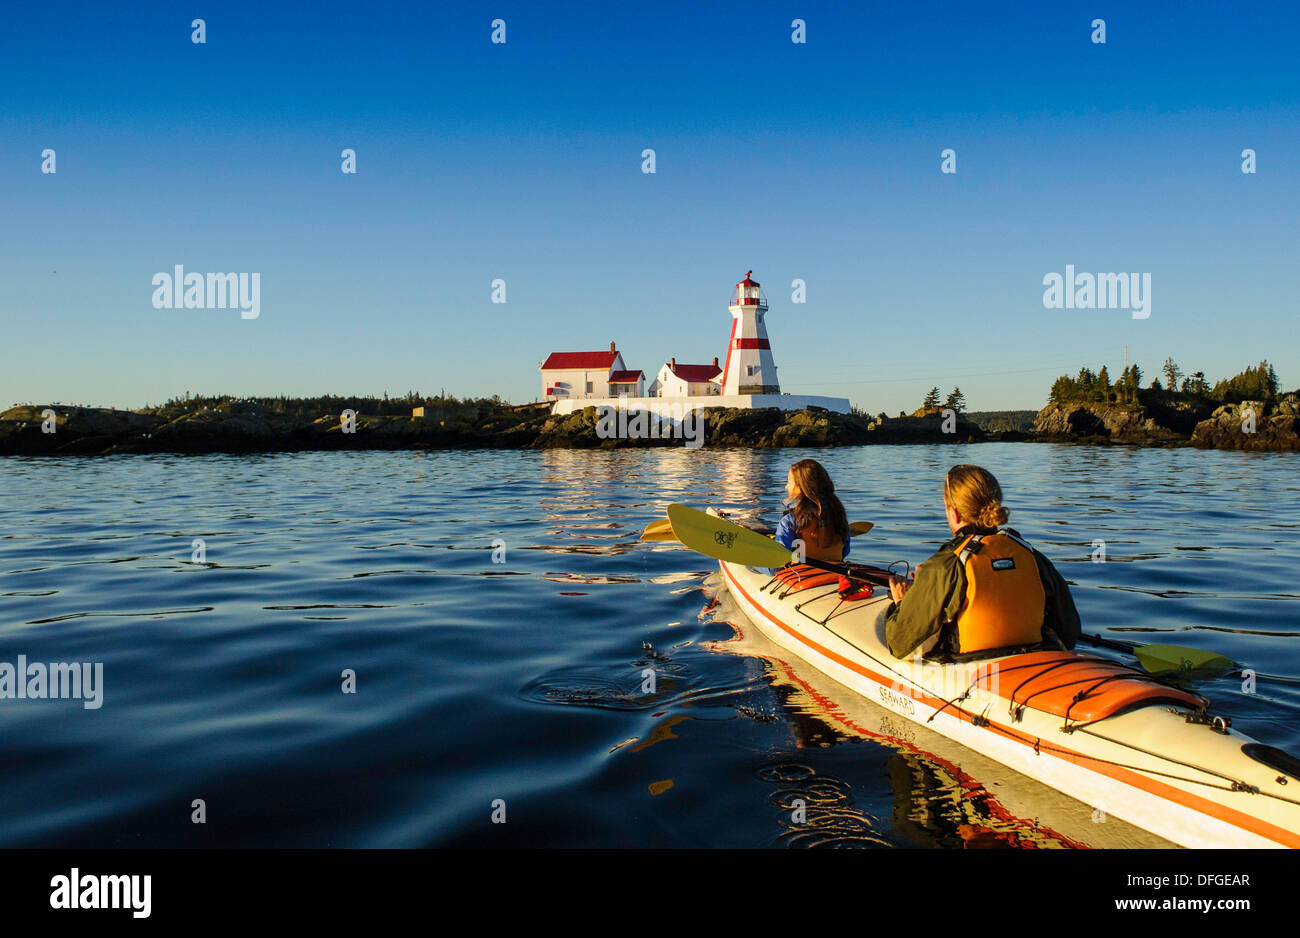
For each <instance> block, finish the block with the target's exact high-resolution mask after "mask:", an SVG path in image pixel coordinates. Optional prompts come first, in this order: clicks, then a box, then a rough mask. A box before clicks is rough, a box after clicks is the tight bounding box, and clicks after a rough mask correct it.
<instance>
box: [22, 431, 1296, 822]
mask: <svg viewBox="0 0 1300 938" xmlns="http://www.w3.org/2000/svg"><path fill="white" fill-rule="evenodd" d="M809 455H812V456H814V457H815V458H818V459H820V460H821V461H823V463H824V464H825V465H826V466H827V468H828V469H829V471H830V472H831V474H832V476H833V478H834V479H835V482H836V487H837V489H838V491H839V492H840V494H841V497H842V499H843V500H844V502H845V505H846V507H847V508H848V511H849V516H850V518H851V520H867V521H872V522H874V523H875V525H876V527H875V529H874V530H873V531H872V532H871V533H870V534H869V535H866V536H865V537H863V538H859V539H857V540H856V541H855V545H854V549H853V553H854V556H855V557H857V558H859V559H862V560H865V561H869V562H875V563H879V564H884V563H887V562H889V561H893V560H909V561H912V562H915V561H917V560H920V559H924V557H925V556H926V555H927V554H929V553H930V552H931V551H932V550H933V549H934V547H935V546H936V545H937V544H938V543H940V542H941V541H943V540H944V534H945V528H944V523H943V517H942V510H941V507H940V505H941V486H942V479H943V474H944V472H945V471H946V470H947V468H948V467H949V466H950V465H952V464H953V463H955V462H965V461H977V462H980V463H983V464H985V465H987V466H989V468H991V469H992V470H993V471H994V472H995V473H996V474H997V475H998V477H999V479H1000V480H1001V482H1002V485H1003V488H1004V490H1005V491H1006V495H1007V503H1008V505H1009V506H1010V508H1011V511H1012V520H1013V523H1014V524H1015V525H1016V526H1017V527H1018V528H1019V530H1020V531H1021V532H1022V533H1023V534H1025V535H1026V536H1027V537H1028V538H1029V539H1030V540H1031V541H1032V542H1034V543H1035V544H1036V545H1037V546H1039V547H1040V548H1041V549H1043V550H1044V551H1045V552H1046V553H1047V554H1048V555H1049V556H1051V557H1052V558H1053V559H1054V560H1055V561H1056V563H1057V566H1058V567H1059V568H1060V569H1061V571H1062V573H1063V574H1064V575H1065V576H1066V577H1067V578H1068V579H1069V580H1070V581H1071V583H1072V584H1073V589H1074V591H1075V596H1076V600H1077V602H1078V605H1079V607H1080V610H1081V612H1082V615H1083V618H1084V620H1085V625H1086V626H1087V628H1088V629H1089V630H1091V631H1098V632H1104V633H1114V634H1117V635H1119V634H1120V633H1121V632H1122V635H1123V637H1127V638H1130V639H1134V640H1139V641H1140V640H1144V639H1155V640H1160V641H1165V642H1175V643H1178V644H1186V645H1191V646H1193V647H1197V648H1204V649H1207V650H1212V651H1218V652H1222V653H1224V654H1226V655H1228V656H1229V657H1232V658H1233V659H1235V660H1237V661H1239V662H1241V663H1242V664H1244V665H1247V666H1250V667H1253V668H1254V669H1255V670H1256V671H1257V672H1258V684H1257V689H1256V691H1255V693H1253V694H1251V693H1244V692H1243V689H1242V686H1241V683H1240V681H1239V680H1236V679H1232V678H1220V679H1216V680H1213V681H1208V682H1204V683H1203V684H1202V685H1201V686H1200V687H1199V688H1198V689H1199V690H1201V691H1202V692H1204V693H1206V694H1208V695H1209V696H1211V697H1212V698H1214V699H1215V702H1216V709H1221V710H1223V711H1224V712H1226V713H1227V714H1229V715H1231V716H1232V718H1233V725H1234V726H1235V727H1239V728H1241V729H1242V730H1243V731H1245V732H1247V733H1249V734H1251V735H1254V736H1257V737H1260V738H1262V739H1264V740H1266V741H1268V742H1270V743H1274V744H1277V745H1281V746H1284V747H1289V748H1292V749H1296V748H1300V745H1298V744H1300V719H1297V717H1300V615H1298V613H1297V610H1300V590H1297V588H1296V586H1295V570H1296V568H1297V566H1300V545H1298V544H1297V540H1296V533H1297V530H1300V508H1298V507H1297V506H1300V497H1298V496H1300V492H1298V491H1297V489H1300V481H1297V473H1296V471H1295V466H1296V462H1295V460H1294V458H1293V457H1291V456H1289V455H1286V454H1283V455H1279V456H1274V455H1267V454H1237V453H1201V452H1194V451H1188V450H1128V449H1122V448H1114V449H1111V448H1106V449H1089V448H1081V447H1065V446H1063V447H1057V446H1030V445H1016V444H1006V445H1003V444H990V445H983V446H976V447H959V446H952V447H944V446H913V447H907V446H899V447H883V446H882V447H866V448H856V449H845V450H836V451H818V452H807V451H747V450H718V451H711V450H707V449H701V450H687V449H685V448H667V449H655V450H653V451H639V452H638V451H633V450H619V451H608V452H601V451H573V450H551V451H545V452H536V453H520V452H465V453H456V452H450V453H417V452H412V453H383V452H366V453H302V454H279V455H272V456H242V457H240V456H213V457H171V456H156V457H154V456H150V457H124V458H106V459H6V460H0V484H3V486H4V490H5V493H6V497H5V498H4V499H3V500H0V661H8V662H14V661H15V660H16V658H17V656H18V655H19V654H23V655H26V656H27V657H28V659H29V660H33V661H35V660H43V661H95V662H102V663H103V664H104V706H103V707H102V708H101V709H100V710H98V711H86V710H84V709H82V708H80V707H79V706H77V705H74V702H72V701H34V700H21V701H19V700H0V734H3V739H4V743H5V744H4V746H3V747H0V768H2V769H3V770H4V772H5V779H6V789H5V810H4V812H3V813H2V814H0V845H5V846H11V845H31V846H54V847H58V846H86V845H88V846H113V845H131V846H159V847H168V846H240V845H248V846H272V845H276V846H313V845H338V846H417V845H496V846H578V847H584V846H615V847H637V846H662V847H667V846H736V847H752V846H763V847H767V846H810V845H814V844H819V845H837V846H842V845H848V844H850V843H855V844H859V845H866V846H873V847H879V846H882V845H885V844H890V845H918V844H921V845H937V846H945V847H954V846H991V845H1016V846H1025V845H1035V846H1068V845H1070V844H1073V843H1086V844H1097V845H1111V844H1115V843H1119V844H1130V843H1131V844H1141V843H1143V842H1144V841H1143V840H1142V835H1141V833H1140V832H1137V833H1134V832H1133V831H1131V830H1125V829H1124V828H1122V827H1121V826H1120V825H1119V824H1118V823H1117V822H1114V821H1110V822H1107V823H1106V824H1104V825H1094V824H1092V822H1091V819H1090V818H1086V817H1085V818H1084V819H1082V820H1081V819H1080V818H1079V817H1078V816H1077V811H1073V809H1071V807H1070V805H1068V804H1065V805H1063V804H1058V803H1056V802H1055V801H1053V799H1052V797H1051V796H1050V795H1047V796H1044V795H1043V794H1042V791H1041V790H1039V789H1041V786H1038V788H1037V789H1035V788H1030V789H1022V786H1021V785H1020V784H1019V783H1018V782H1017V781H1016V779H1014V778H1010V777H1008V776H1007V774H1006V772H1005V770H1001V769H1000V768H999V767H997V766H996V765H993V764H987V765H986V764H984V763H982V762H980V761H979V760H978V759H975V758H973V757H971V756H970V755H969V754H964V753H963V752H960V751H956V750H949V749H945V748H944V746H945V741H944V740H942V738H940V737H934V736H933V734H930V735H928V736H927V735H926V734H925V732H920V733H917V731H916V730H915V729H911V728H908V727H901V726H898V725H891V724H888V723H887V722H886V716H887V715H883V714H884V712H883V711H879V710H878V708H877V711H878V712H875V713H872V712H871V710H870V708H869V707H868V708H866V709H864V710H863V711H861V712H859V711H858V710H857V709H855V708H856V707H858V706H860V705H861V704H862V703H863V702H859V701H855V700H853V699H848V700H844V699H840V698H839V697H838V696H837V694H838V693H841V692H842V689H839V690H838V691H837V687H838V686H837V685H834V682H828V684H827V685H826V686H823V685H822V684H821V683H819V680H822V679H821V678H820V677H819V675H817V674H816V673H815V672H814V673H812V674H810V673H808V670H807V669H806V668H801V667H800V666H799V665H798V663H797V662H776V661H774V660H772V658H771V657H767V656H764V654H763V653H762V652H761V651H757V650H754V649H751V648H747V647H745V645H744V640H742V641H739V642H737V641H736V640H735V639H736V635H737V630H738V629H739V630H740V631H742V632H743V630H744V625H743V623H739V622H736V623H733V621H732V619H733V618H734V617H732V616H730V615H729V613H728V612H727V611H726V610H725V608H723V607H718V608H709V607H708V603H709V602H710V598H709V596H708V595H707V594H706V593H705V592H704V591H703V586H704V581H705V579H706V578H707V577H708V576H709V575H710V574H712V573H713V572H714V571H715V569H716V568H715V566H714V564H713V563H712V561H709V560H707V559H705V558H702V557H700V556H698V555H696V554H693V553H690V552H688V551H686V550H684V549H683V548H682V547H681V546H680V545H678V544H675V543H673V542H666V541H661V542H642V541H640V540H639V535H640V532H641V531H642V529H643V528H644V527H645V525H646V524H647V523H649V522H651V521H654V520H657V519H661V518H662V517H663V516H664V509H665V508H666V506H667V505H668V504H670V503H672V502H676V501H681V502H686V503H688V504H692V505H696V506H700V507H704V506H707V505H715V506H717V507H719V508H721V509H723V510H727V511H731V512H735V513H736V514H737V515H738V516H739V517H741V518H743V519H746V520H750V521H753V522H755V523H761V524H766V525H774V524H775V522H776V520H777V511H778V510H779V505H780V501H781V498H782V497H783V487H784V480H785V474H786V469H787V467H788V466H789V464H790V463H791V462H792V461H794V460H795V459H798V458H802V457H804V456H809ZM196 538H202V539H203V540H204V541H205V543H206V556H205V557H203V558H199V559H196V558H194V556H193V553H192V543H193V541H194V540H195V539H196ZM1097 541H1104V542H1105V545H1106V553H1107V562H1106V563H1093V562H1092V556H1093V555H1094V553H1095V551H1096V543H1097ZM746 638H748V636H746ZM735 652H739V653H735ZM345 669H348V670H351V671H353V672H355V675H356V688H357V692H356V693H355V694H345V693H343V692H342V691H341V683H342V682H341V674H342V672H343V671H344V670H345ZM814 692H815V693H814ZM827 701H830V702H831V703H832V704H833V706H829V707H828V706H827ZM896 723H897V721H895V724H896ZM909 734H910V735H909ZM932 737H933V738H932ZM791 766H794V767H798V768H795V769H791V768H789V767H791ZM791 772H795V773H804V772H806V773H810V774H808V775H807V776H806V778H805V779H804V780H803V781H802V782H801V781H800V780H799V779H791V778H787V776H788V775H789V774H790V773H791ZM805 783H806V784H805ZM801 784H802V785H805V789H806V790H805V794H807V795H809V796H810V797H807V798H804V799H803V801H804V803H805V805H806V806H807V808H808V817H809V818H812V819H815V820H814V826H811V827H804V828H800V829H799V830H795V829H793V828H792V827H791V826H790V817H791V814H790V811H789V810H787V808H789V807H790V806H791V805H792V804H793V800H794V797H795V796H793V795H791V794H790V792H791V791H798V790H800V785H801ZM195 797H203V798H205V799H206V801H207V803H208V805H209V816H210V817H211V818H214V819H219V820H213V821H210V823H209V824H208V825H206V826H205V827H203V828H202V829H199V828H198V827H197V826H196V825H192V824H190V823H189V813H188V809H186V808H185V806H187V805H188V804H189V803H190V801H191V800H192V799H193V798H195ZM496 798H502V799H504V800H506V801H507V803H508V804H509V823H507V824H504V825H499V824H498V825H494V824H492V822H491V810H490V805H491V803H492V801H493V800H494V799H496ZM1067 800H1068V799H1067ZM178 806H180V807H179V808H178ZM796 835H798V836H796Z"/></svg>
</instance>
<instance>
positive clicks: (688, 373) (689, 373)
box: [668, 365, 722, 384]
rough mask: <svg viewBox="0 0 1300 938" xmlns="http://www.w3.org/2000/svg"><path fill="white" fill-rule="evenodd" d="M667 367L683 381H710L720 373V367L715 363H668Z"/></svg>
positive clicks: (695, 382) (694, 382)
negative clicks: (675, 364) (673, 364)
mask: <svg viewBox="0 0 1300 938" xmlns="http://www.w3.org/2000/svg"><path fill="white" fill-rule="evenodd" d="M668 368H669V370H670V371H672V373H673V374H675V375H676V376H677V377H679V378H681V379H682V380H683V381H689V382H691V383H693V384H698V383H700V382H704V381H712V380H713V379H714V378H716V377H717V376H718V375H720V374H722V369H721V368H719V367H718V366H717V365H677V366H676V367H673V366H672V365H669V366H668Z"/></svg>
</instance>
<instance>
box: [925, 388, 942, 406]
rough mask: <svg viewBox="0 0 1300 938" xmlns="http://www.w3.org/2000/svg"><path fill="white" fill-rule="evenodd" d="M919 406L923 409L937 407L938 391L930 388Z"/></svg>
mask: <svg viewBox="0 0 1300 938" xmlns="http://www.w3.org/2000/svg"><path fill="white" fill-rule="evenodd" d="M921 406H922V407H925V408H930V407H938V406H939V389H938V388H937V387H936V388H930V393H929V394H927V395H926V396H925V400H923V401H922V402H921Z"/></svg>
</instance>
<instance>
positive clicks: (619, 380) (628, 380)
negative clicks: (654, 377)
mask: <svg viewBox="0 0 1300 938" xmlns="http://www.w3.org/2000/svg"><path fill="white" fill-rule="evenodd" d="M541 372H542V397H543V398H544V399H545V400H548V401H562V400H593V399H604V398H609V397H618V396H619V395H620V394H626V395H627V396H628V397H640V396H641V395H642V394H644V393H645V374H644V373H643V372H640V371H630V370H628V367H627V365H625V364H624V363H623V354H622V353H621V352H619V351H618V349H616V348H615V347H614V343H613V342H611V343H609V351H608V352H552V353H551V354H550V355H548V356H547V357H546V361H544V362H542V365H541Z"/></svg>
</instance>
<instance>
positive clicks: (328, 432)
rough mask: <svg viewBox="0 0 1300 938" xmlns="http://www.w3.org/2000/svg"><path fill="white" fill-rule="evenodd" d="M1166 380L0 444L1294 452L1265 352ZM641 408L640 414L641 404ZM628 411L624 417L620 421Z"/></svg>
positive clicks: (378, 407)
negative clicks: (614, 416) (880, 401)
mask: <svg viewBox="0 0 1300 938" xmlns="http://www.w3.org/2000/svg"><path fill="white" fill-rule="evenodd" d="M1165 366H1166V367H1165V375H1166V380H1167V382H1168V383H1169V384H1170V385H1171V386H1173V387H1176V388H1177V390H1169V389H1166V388H1165V387H1162V386H1161V382H1160V381H1159V380H1158V379H1157V380H1156V381H1153V382H1152V383H1151V386H1150V387H1147V388H1143V387H1141V386H1140V383H1139V382H1140V378H1141V373H1140V372H1139V370H1138V369H1137V366H1132V367H1130V368H1127V369H1125V371H1124V372H1123V374H1122V375H1121V378H1120V380H1118V381H1116V382H1114V383H1112V382H1111V380H1110V378H1109V377H1108V376H1107V374H1106V369H1105V368H1104V367H1103V368H1102V369H1101V371H1100V372H1098V373H1096V374H1094V373H1093V372H1092V371H1090V370H1089V369H1086V368H1085V369H1083V370H1081V371H1080V372H1079V374H1078V376H1077V377H1073V378H1072V377H1068V376H1062V377H1061V378H1058V379H1057V381H1056V383H1055V384H1054V385H1053V386H1052V389H1051V395H1050V400H1049V402H1048V404H1047V406H1046V407H1044V408H1043V409H1042V410H1040V411H1038V412H1037V414H1036V415H1035V413H1034V412H1033V411H986V412H983V413H966V412H965V411H964V397H963V395H962V394H961V392H960V390H958V389H956V388H954V389H953V392H952V394H950V395H949V396H948V400H947V401H946V402H945V403H943V404H940V399H939V391H938V388H933V389H931V391H930V393H929V394H927V395H926V398H925V401H924V402H923V404H922V406H921V407H920V408H919V409H917V410H916V411H914V412H913V413H912V414H911V415H903V414H900V415H899V416H897V417H887V416H886V415H885V414H876V415H875V416H871V415H869V414H866V413H863V412H861V411H859V410H857V409H856V408H855V409H854V411H853V413H849V414H841V413H836V412H833V411H829V410H824V409H822V408H819V407H810V408H808V409H806V410H797V411H782V410H778V409H776V408H768V409H762V410H736V409H727V408H707V409H704V410H702V411H699V412H698V413H700V414H701V415H702V420H701V423H700V424H699V425H698V426H697V425H695V424H694V423H688V424H687V426H686V427H682V426H680V425H677V426H676V427H675V429H670V426H671V425H668V426H665V425H660V424H657V423H651V424H650V426H651V427H652V428H653V432H650V433H646V432H636V431H635V430H634V431H632V432H622V431H620V432H617V433H611V432H610V428H609V420H608V413H606V414H605V416H604V423H603V424H602V413H601V412H600V411H598V409H597V408H596V407H588V408H585V409H584V410H579V411H575V412H574V413H571V414H566V415H552V414H551V412H550V406H549V405H548V404H544V403H541V404H524V405H519V406H514V405H511V404H508V403H507V402H505V401H503V400H501V399H500V398H495V397H494V398H484V399H476V400H457V399H456V398H453V397H446V396H442V395H440V396H438V397H435V398H425V397H421V396H419V395H417V394H415V393H414V392H411V393H409V394H407V395H406V396H405V397H402V398H395V399H391V400H390V399H389V398H388V397H387V396H385V397H383V398H372V397H351V398H345V397H321V398H311V399H300V398H286V397H275V398H269V397H268V398H234V397H229V396H223V397H200V398H192V397H190V396H188V395H186V397H185V398H183V399H179V398H178V399H175V400H171V401H168V402H167V403H166V404H163V405H161V406H157V407H144V408H141V409H139V410H113V409H108V408H100V407H86V406H73V405H65V404H49V405H33V404H21V405H18V406H15V407H11V408H10V409H9V410H7V411H5V412H4V413H2V414H0V455H114V454H125V453H192V454H200V453H270V452H297V451H303V450H348V449H429V450H433V449H562V448H573V449H617V448H623V447H635V446H692V445H698V446H711V447H722V446H738V447H748V448H767V447H809V446H862V445H871V444H876V443H982V442H991V441H1004V442H1006V441H1015V442H1020V441H1025V442H1055V443H1080V444H1094V445H1098V444H1099V445H1129V446H1197V447H1205V448H1214V449H1230V450H1253V451H1267V452H1300V424H1298V422H1297V421H1298V419H1300V392H1296V391H1292V392H1289V393H1279V391H1278V388H1277V379H1276V376H1275V375H1274V374H1273V370H1272V367H1271V366H1269V365H1268V363H1267V362H1261V363H1260V364H1259V365H1258V366H1256V367H1252V368H1247V369H1246V370H1245V371H1243V372H1241V373H1240V374H1238V375H1236V376H1234V377H1233V378H1230V379H1227V380H1225V381H1220V382H1218V383H1217V384H1216V385H1215V386H1214V387H1212V388H1211V387H1210V386H1209V385H1208V383H1207V382H1205V380H1204V376H1203V375H1201V374H1200V373H1199V372H1198V373H1196V374H1195V375H1192V376H1191V377H1189V378H1184V379H1183V381H1182V383H1181V385H1179V383H1178V380H1177V379H1178V378H1179V377H1181V372H1179V371H1178V369H1177V366H1176V365H1174V364H1173V362H1172V361H1167V362H1166V363H1165ZM642 416H644V415H642ZM632 424H633V421H632V420H628V421H627V426H628V427H631V426H632Z"/></svg>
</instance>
